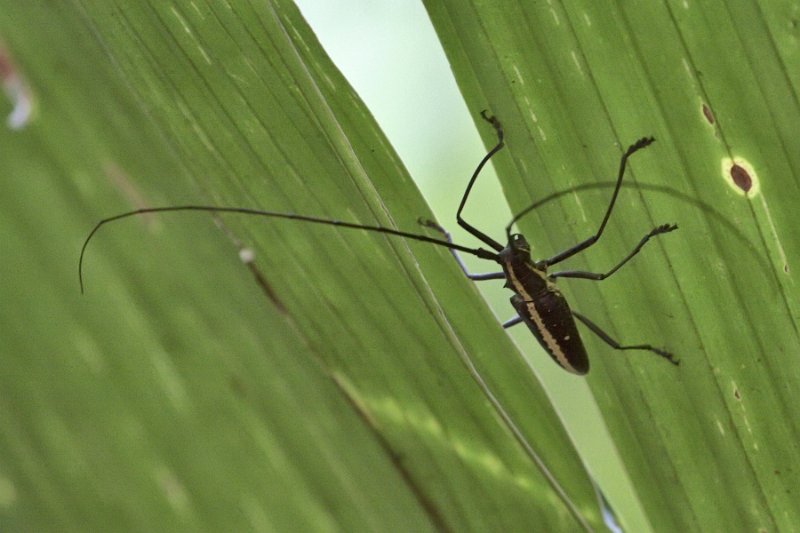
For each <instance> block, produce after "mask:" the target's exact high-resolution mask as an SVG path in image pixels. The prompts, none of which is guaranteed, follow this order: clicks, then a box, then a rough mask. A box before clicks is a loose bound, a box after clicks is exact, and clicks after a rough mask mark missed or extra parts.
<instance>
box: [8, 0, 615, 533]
mask: <svg viewBox="0 0 800 533" xmlns="http://www.w3.org/2000/svg"><path fill="white" fill-rule="evenodd" d="M0 35H2V37H3V46H4V51H3V53H4V56H5V59H6V61H5V65H6V67H7V68H5V70H4V72H5V76H6V77H5V80H6V81H8V80H9V79H11V78H12V77H13V78H14V79H16V80H18V81H22V82H23V83H24V91H23V92H16V93H14V92H12V93H11V96H12V98H15V97H16V98H19V97H20V96H24V97H29V98H31V99H32V101H33V102H34V105H35V114H34V115H33V116H32V117H31V118H30V120H29V121H28V122H27V123H26V124H24V125H23V126H24V127H23V128H22V129H19V130H16V131H11V130H7V129H3V130H2V131H1V132H0V136H2V138H1V139H0V146H3V157H2V158H0V164H2V169H3V176H4V179H3V180H2V187H3V189H2V190H0V198H2V201H3V209H2V210H0V213H1V214H0V217H2V222H3V223H2V224H1V225H0V228H2V229H0V231H2V239H3V240H2V242H3V249H4V257H5V258H6V260H7V265H6V269H5V272H6V275H4V276H3V281H2V283H0V291H1V292H0V297H2V301H3V303H4V305H3V307H2V316H1V317H0V318H1V319H2V320H0V324H1V325H0V338H2V341H3V345H4V350H3V356H4V357H3V361H4V364H3V365H2V368H3V371H2V375H0V384H2V385H1V386H2V388H3V394H2V395H0V398H2V400H0V401H2V412H3V413H4V417H3V429H2V433H1V436H0V525H1V526H2V529H3V530H16V531H69V530H73V531H86V530H97V531H100V530H102V531H105V530H122V531H124V530H132V531H155V530H168V531H178V530H185V531H198V530H211V531H222V530H227V531H245V530H276V531H293V530H344V531H362V530H373V531H386V530H401V529H402V530H413V531H423V530H451V531H468V530H475V531H486V530H492V529H494V530H498V529H499V530H513V529H519V528H520V527H525V528H527V527H528V526H530V525H531V524H535V525H537V526H538V527H540V528H541V529H542V530H549V531H565V530H573V529H579V528H584V529H586V528H590V527H591V528H598V527H600V524H601V518H600V511H599V509H598V508H597V502H596V501H595V494H594V491H593V488H592V485H591V482H590V480H589V478H588V475H587V474H586V472H585V470H584V468H583V465H582V463H581V460H580V459H579V458H578V456H577V454H576V453H575V452H574V449H573V447H572V445H571V443H570V440H569V438H568V436H567V434H566V432H565V430H564V429H563V428H562V426H561V424H560V422H559V420H558V417H557V416H556V414H555V413H554V411H553V409H552V408H551V407H550V405H549V402H548V401H547V398H546V396H545V394H544V392H543V390H542V388H541V386H540V384H539V383H538V381H537V380H536V378H535V376H534V375H533V374H532V372H531V371H530V369H529V367H528V366H527V364H526V362H525V361H524V360H523V359H522V358H521V357H520V356H519V354H518V352H517V351H516V348H515V347H514V345H513V344H512V343H511V341H510V340H509V338H508V337H507V336H506V334H505V333H504V332H503V331H502V329H501V328H499V327H498V324H497V320H496V318H495V317H494V316H493V315H492V314H491V313H490V312H489V311H488V310H487V308H486V306H485V304H484V302H483V301H482V300H481V298H480V297H479V296H478V294H477V291H476V290H475V288H474V286H473V285H472V284H471V283H469V282H468V281H467V280H466V279H464V277H463V275H462V273H461V272H460V271H459V270H458V268H457V266H456V265H454V263H453V261H452V257H450V254H449V252H448V251H447V250H446V249H444V248H436V247H433V246H426V245H424V244H419V243H415V242H409V241H406V240H402V239H396V238H390V237H386V236H384V235H378V234H374V233H373V234H368V233H365V232H360V231H350V232H348V231H346V230H343V229H335V228H330V227H319V226H312V225H306V224H301V223H297V222H291V221H279V220H272V221H270V220H263V219H253V218H245V217H236V216H220V217H210V216H208V215H198V214H191V213H182V214H169V215H167V214H164V215H161V216H142V217H138V218H136V219H127V220H126V221H124V222H123V221H120V222H117V223H114V224H112V225H109V226H106V227H104V228H103V229H102V230H101V232H100V233H98V235H97V237H96V238H95V239H94V240H93V241H92V243H91V246H90V248H89V250H88V252H87V254H88V255H87V257H86V263H85V265H84V266H85V270H84V276H85V281H86V295H85V296H84V297H81V296H80V293H79V289H78V280H77V275H76V272H75V267H76V261H77V257H78V251H79V249H80V245H81V243H82V240H83V239H84V238H85V236H86V234H87V232H88V231H89V230H90V229H91V227H92V225H93V224H94V223H96V222H97V221H98V220H99V219H101V218H102V217H105V216H110V215H114V214H116V213H119V212H122V211H126V210H130V209H135V208H140V207H148V206H162V205H183V204H187V203H192V204H212V205H229V206H245V207H257V208H264V209H272V210H276V211H284V212H296V213H304V214H310V215H316V216H322V217H332V218H338V219H341V220H346V221H349V222H355V223H362V224H380V225H384V226H391V227H398V228H402V229H405V230H409V231H415V232H417V231H419V232H422V231H424V230H423V229H422V228H420V227H419V226H418V225H417V222H416V220H417V217H419V216H427V217H430V213H429V210H428V209H427V207H426V206H425V203H424V202H423V200H422V199H421V197H420V195H419V193H418V192H417V190H416V188H415V187H414V185H413V183H412V182H411V181H410V179H409V178H408V176H407V175H406V172H405V170H404V169H403V166H402V164H401V163H400V162H399V161H398V160H397V158H396V156H395V155H394V153H393V152H392V150H391V148H390V147H389V146H388V144H387V142H386V140H385V138H384V137H383V135H382V134H381V133H380V131H379V130H378V128H377V126H376V125H375V124H374V122H373V121H372V119H371V117H370V115H369V113H368V111H367V110H365V109H364V107H363V105H362V104H361V103H360V101H359V99H358V98H357V96H356V95H355V94H354V93H353V91H352V90H351V89H350V87H349V86H348V85H347V83H346V82H345V81H344V80H343V78H342V77H341V75H340V74H339V73H338V72H337V71H336V69H335V68H334V67H333V66H332V64H331V63H330V61H329V60H328V59H327V57H326V56H325V55H324V53H323V52H322V51H321V49H320V47H319V45H318V43H317V42H316V40H315V38H314V36H313V34H312V33H311V32H310V31H309V29H308V28H307V27H306V25H305V23H304V22H303V21H302V19H301V17H300V16H299V14H298V13H297V11H296V9H295V8H294V6H293V5H292V4H291V3H290V2H287V1H276V2H266V3H265V2H244V1H242V2H234V3H218V2H208V3H202V2H196V1H195V2H173V3H169V4H166V3H163V2H152V3H149V2H138V3H137V2H134V3H119V4H118V5H117V4H112V3H109V2H100V1H92V0H85V1H83V2H72V3H56V4H53V5H47V7H44V6H42V5H39V4H35V3H19V2H8V1H4V2H2V9H0ZM7 87H8V85H7ZM10 109H11V104H8V105H7V107H6V108H5V109H4V111H7V112H8V111H10ZM423 118H424V117H423ZM481 155H482V154H475V159H476V162H477V160H478V159H479V158H480V156H481ZM245 249H246V250H251V251H252V252H253V253H254V261H253V262H251V263H247V264H245V263H243V262H242V261H240V260H239V253H240V251H243V250H245ZM481 380H485V382H484V381H481ZM490 392H491V393H492V394H493V395H492V394H490ZM536 461H541V465H537V462H536ZM545 468H546V470H545ZM545 472H546V473H547V475H549V476H551V477H550V478H548V477H547V476H546V475H545Z"/></svg>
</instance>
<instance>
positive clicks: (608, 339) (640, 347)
mask: <svg viewBox="0 0 800 533" xmlns="http://www.w3.org/2000/svg"><path fill="white" fill-rule="evenodd" d="M572 316H574V317H575V318H577V319H578V320H580V321H581V322H583V324H584V325H585V326H586V327H587V328H589V329H590V330H592V333H594V334H595V335H597V336H598V337H600V339H601V340H602V341H603V342H605V343H606V344H608V345H609V346H611V347H612V348H614V349H615V350H647V351H649V352H653V353H654V354H656V355H658V356H660V357H663V358H664V359H666V360H667V361H669V362H670V363H672V364H673V365H675V366H677V365H678V364H680V363H679V362H678V360H677V359H675V356H674V355H672V354H671V353H669V352H668V351H666V350H662V349H660V348H654V347H653V346H651V345H649V344H630V345H627V346H623V345H622V344H620V343H618V342H617V341H615V340H614V339H612V338H611V336H610V335H609V334H608V333H606V332H605V331H603V330H602V329H600V326H598V325H597V324H595V323H594V322H592V321H591V320H589V319H588V318H586V317H585V316H583V315H582V314H580V313H576V312H575V311H572Z"/></svg>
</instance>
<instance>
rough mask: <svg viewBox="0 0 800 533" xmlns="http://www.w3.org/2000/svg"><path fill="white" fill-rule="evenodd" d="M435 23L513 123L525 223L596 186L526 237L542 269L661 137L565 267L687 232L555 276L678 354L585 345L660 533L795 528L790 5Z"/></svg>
mask: <svg viewBox="0 0 800 533" xmlns="http://www.w3.org/2000/svg"><path fill="white" fill-rule="evenodd" d="M426 8H427V9H428V11H429V14H430V16H431V19H432V20H433V22H434V25H435V27H436V30H437V32H438V34H439V36H440V39H441V40H442V42H443V44H444V47H445V50H446V51H447V54H448V58H449V60H450V62H451V64H452V67H453V71H454V73H455V75H456V78H457V79H458V82H459V85H460V87H461V89H462V92H463V94H464V96H465V98H466V100H467V103H468V105H469V107H470V108H471V109H472V110H480V109H485V108H488V109H491V110H492V112H493V113H494V114H496V115H497V116H499V117H500V118H501V119H502V120H503V122H504V124H505V126H506V132H507V138H508V151H507V152H506V153H505V154H500V155H499V156H498V157H497V159H496V161H495V165H496V167H497V168H498V173H499V175H500V179H501V181H502V183H503V186H504V189H505V192H506V196H507V198H508V199H509V203H510V204H511V207H512V210H515V211H517V210H520V209H522V208H523V207H524V206H526V205H527V204H529V203H530V202H531V201H532V200H535V199H537V198H541V197H543V196H544V195H546V194H549V193H552V192H554V191H565V190H569V189H570V188H573V187H576V186H581V185H586V184H590V185H591V184H600V185H601V186H600V187H598V188H595V189H594V190H593V191H590V192H576V193H574V194H568V195H565V196H564V197H563V198H562V201H561V202H560V206H555V207H551V208H549V209H543V210H541V211H539V213H538V216H537V215H533V216H531V217H530V218H528V219H526V220H525V221H523V222H522V223H521V224H520V226H521V229H522V230H523V231H524V232H525V233H526V234H527V235H528V237H529V240H531V241H532V242H533V243H534V244H535V246H536V251H538V253H539V255H540V256H542V257H547V256H549V255H551V254H553V253H554V252H556V251H558V250H561V249H563V248H564V246H565V243H566V244H570V243H574V242H577V241H578V240H580V239H582V238H585V237H587V236H589V235H591V234H592V232H593V231H595V230H596V228H597V224H598V223H599V221H600V220H601V218H602V215H603V212H604V210H605V208H606V206H607V202H608V198H609V194H610V189H608V188H607V186H608V184H609V182H610V181H612V180H613V178H614V176H615V174H616V165H617V162H618V158H619V154H620V152H621V150H622V149H624V147H625V146H627V145H628V144H630V143H632V142H633V141H634V140H635V139H637V138H639V137H643V136H646V135H654V136H655V137H656V139H657V140H658V142H657V143H656V144H655V145H653V146H652V147H650V148H648V149H647V150H646V151H644V152H641V153H637V154H636V155H635V156H634V158H633V160H632V162H631V169H630V174H629V176H628V183H629V187H628V188H626V189H624V190H623V192H622V193H621V196H620V201H619V202H618V204H617V207H616V210H615V212H614V214H613V216H612V218H611V223H610V225H609V227H608V229H607V231H606V232H605V233H604V235H603V237H602V239H601V240H600V241H599V244H598V245H597V246H595V247H593V248H592V249H591V250H590V251H587V252H586V253H585V254H582V255H581V256H580V257H576V258H575V259H571V260H570V261H569V263H568V264H565V265H564V268H565V269H582V270H589V271H593V272H602V271H604V270H606V269H608V268H610V267H611V266H612V265H614V264H615V263H616V262H617V261H619V260H620V259H621V258H622V257H624V255H625V254H626V253H628V252H629V251H630V250H631V249H632V248H633V247H634V246H635V244H636V243H637V242H638V241H639V239H640V238H641V237H642V236H643V235H644V234H645V233H646V232H647V231H648V230H649V229H650V228H652V227H654V226H656V225H659V224H662V223H673V222H675V223H677V224H678V225H679V227H680V229H679V231H678V232H675V233H671V234H669V235H665V236H662V237H659V238H658V239H656V241H655V242H651V243H650V244H648V245H647V246H646V247H645V249H644V250H643V251H642V253H641V254H640V256H637V257H636V259H635V260H634V261H633V262H632V263H631V264H630V265H627V266H626V267H625V268H624V269H623V270H621V271H620V272H619V273H617V274H615V275H614V276H613V277H612V278H610V279H609V280H607V281H604V282H603V283H592V282H589V281H583V280H572V281H570V282H562V283H561V286H562V287H564V288H565V290H566V291H567V293H568V294H569V295H570V296H571V301H573V302H575V307H576V309H578V310H580V311H582V312H584V313H586V314H587V315H589V316H590V317H593V318H594V319H595V320H596V321H597V322H598V323H599V324H600V325H601V326H602V327H604V328H607V330H608V331H609V333H611V334H612V335H613V336H614V337H616V338H618V339H620V340H621V341H623V342H651V343H654V344H657V345H662V344H663V345H665V346H667V347H668V348H669V349H670V350H672V351H673V352H674V353H676V354H677V355H678V356H679V357H680V359H681V366H680V368H678V369H676V368H673V367H670V365H666V364H661V362H660V361H657V360H655V359H653V358H650V357H648V356H647V355H639V354H635V355H634V354H630V356H620V355H617V354H614V353H612V352H611V351H610V350H609V349H608V347H607V346H606V345H605V344H603V343H602V342H599V340H598V339H594V338H591V336H590V335H585V336H584V340H585V341H586V342H587V344H588V347H589V350H590V352H591V353H592V354H593V355H594V357H593V359H592V364H593V365H594V368H595V370H594V372H593V373H592V374H591V376H590V377H589V383H590V386H591V387H592V390H593V392H594V395H595V398H596V399H597V402H598V404H599V405H600V408H601V410H602V412H603V416H604V418H605V420H606V423H607V424H608V426H609V429H610V432H611V434H612V436H613V438H614V440H615V442H616V444H617V447H618V450H619V454H620V456H621V457H622V459H623V461H624V462H625V465H626V471H627V475H628V476H630V478H631V479H632V481H633V484H634V486H635V490H636V494H637V496H638V498H639V499H640V501H641V502H642V504H643V506H644V508H645V511H646V514H647V517H648V520H649V522H650V524H651V525H652V527H654V528H656V529H657V530H662V531H697V530H708V529H714V530H720V531H723V530H724V531H734V530H735V531H744V530H750V531H756V530H759V531H772V530H776V531H777V530H792V529H794V528H795V527H796V524H798V523H800V507H798V506H797V503H796V500H797V494H796V493H797V488H798V486H800V485H799V484H798V481H800V472H798V469H797V468H795V465H796V464H798V462H800V449H798V447H797V445H796V443H797V442H798V440H800V434H799V429H800V427H798V417H797V416H796V413H795V408H794V406H795V404H796V400H795V398H794V391H796V390H797V389H798V385H800V370H798V368H800V367H798V365H797V364H796V363H797V354H798V345H799V344H798V340H799V339H798V317H799V316H800V312H799V311H800V308H798V302H800V290H798V284H797V283H796V281H794V280H795V278H796V274H795V271H796V270H797V264H798V258H800V233H798V232H797V228H798V227H800V212H798V210H797V208H796V206H797V205H798V203H799V202H800V188H798V183H800V180H799V179H798V176H799V175H800V151H798V150H797V149H796V146H795V145H796V143H795V142H794V139H795V137H796V129H797V124H798V123H800V104H798V101H800V99H798V90H797V88H798V72H800V68H798V67H800V64H799V63H800V54H798V50H799V49H798V42H799V41H798V32H797V24H796V21H797V17H798V8H797V5H796V3H794V2H770V3H768V4H767V3H758V2H752V1H750V2H737V3H726V2H701V3H697V2H668V3H664V4H658V5H656V4H654V3H651V2H624V3H619V4H614V5H609V4H608V3H601V2H590V1H578V2H568V3H562V4H553V3H552V2H547V3H544V2H526V3H522V2H520V3H512V2H508V3H503V5H502V6H498V5H497V4H495V3H486V2H456V1H444V2H438V1H436V2H433V1H430V2H426ZM489 133H490V132H485V133H484V134H485V135H486V137H485V139H488V138H489ZM731 160H733V161H738V162H739V164H740V165H742V166H743V167H746V168H747V169H749V170H748V172H749V173H750V175H751V177H752V179H753V180H754V183H755V184H756V185H754V186H753V188H752V189H750V191H749V193H748V194H745V193H744V191H743V190H741V188H739V187H737V186H735V185H734V184H733V182H732V179H731V176H730V161H731ZM602 185H605V186H606V187H603V186H602ZM603 485H604V486H605V483H603ZM609 492H612V491H611V490H609ZM614 501H615V499H614V498H612V503H613V502H614ZM616 508H617V510H618V511H620V514H621V515H622V517H623V520H624V519H625V515H626V514H627V513H626V512H625V509H621V508H620V506H616Z"/></svg>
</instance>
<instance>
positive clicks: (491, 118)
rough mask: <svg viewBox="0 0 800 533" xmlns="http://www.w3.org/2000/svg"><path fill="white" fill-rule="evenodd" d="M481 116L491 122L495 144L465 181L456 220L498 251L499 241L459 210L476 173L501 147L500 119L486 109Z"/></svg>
mask: <svg viewBox="0 0 800 533" xmlns="http://www.w3.org/2000/svg"><path fill="white" fill-rule="evenodd" d="M481 117H483V120H485V121H486V122H488V123H489V124H491V125H492V127H493V128H494V131H495V133H496V134H497V144H496V145H495V146H494V148H492V149H491V150H489V153H487V154H486V155H485V156H483V159H481V162H480V163H478V167H477V168H476V169H475V172H473V173H472V177H471V178H470V179H469V183H467V188H466V190H465V191H464V196H462V197H461V203H460V204H458V210H457V211H456V220H457V221H458V225H459V226H461V227H462V228H464V229H465V230H467V231H468V232H469V233H470V234H471V235H472V236H474V237H475V238H476V239H479V240H481V241H482V242H483V243H484V244H486V245H487V246H490V247H491V248H494V249H495V250H497V251H498V252H499V251H500V250H502V249H503V246H502V245H501V244H500V243H499V242H497V241H495V240H494V239H492V238H491V237H489V236H488V235H486V234H485V233H483V232H482V231H480V230H479V229H477V228H475V227H473V226H472V225H470V224H468V223H467V221H466V220H464V219H463V218H461V211H462V210H463V209H464V204H466V203H467V198H468V197H469V193H470V191H471V190H472V186H473V185H474V184H475V180H476V179H477V178H478V174H480V173H481V170H483V167H484V166H485V165H486V163H488V162H489V159H491V158H492V156H493V155H494V154H496V153H497V152H499V151H500V150H501V149H502V148H503V126H502V124H500V121H499V120H497V118H496V117H494V116H492V115H490V114H489V113H487V112H486V110H483V111H481Z"/></svg>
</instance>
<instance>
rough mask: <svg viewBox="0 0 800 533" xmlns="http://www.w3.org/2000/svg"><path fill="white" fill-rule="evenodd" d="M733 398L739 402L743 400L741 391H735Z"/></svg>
mask: <svg viewBox="0 0 800 533" xmlns="http://www.w3.org/2000/svg"><path fill="white" fill-rule="evenodd" d="M733 397H734V398H736V399H737V400H741V399H742V395H741V394H739V389H733Z"/></svg>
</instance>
